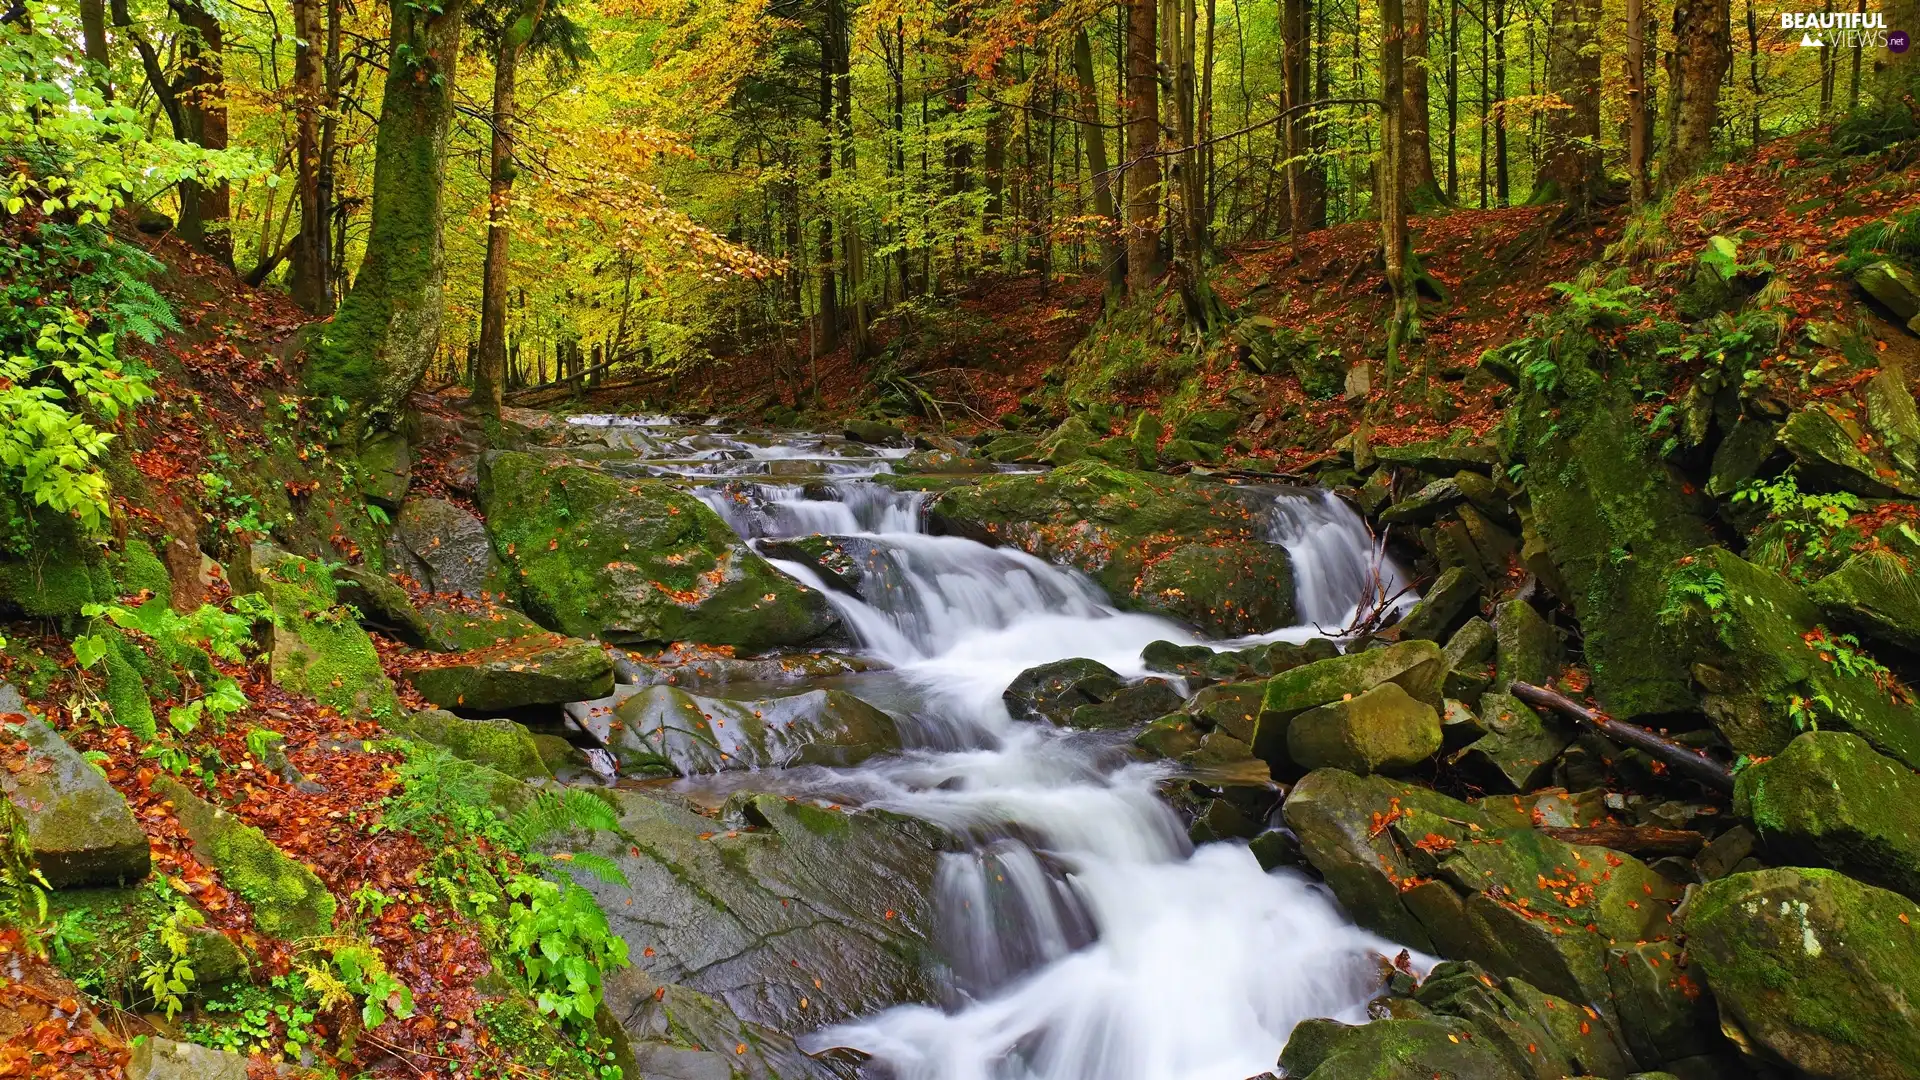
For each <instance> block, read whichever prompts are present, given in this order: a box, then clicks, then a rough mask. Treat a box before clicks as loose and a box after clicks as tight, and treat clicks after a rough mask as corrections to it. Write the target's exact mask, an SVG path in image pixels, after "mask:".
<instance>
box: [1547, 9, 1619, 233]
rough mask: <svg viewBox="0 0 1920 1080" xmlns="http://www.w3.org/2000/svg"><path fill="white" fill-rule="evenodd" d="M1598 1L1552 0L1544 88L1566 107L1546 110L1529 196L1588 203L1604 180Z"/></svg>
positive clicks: (1585, 204)
mask: <svg viewBox="0 0 1920 1080" xmlns="http://www.w3.org/2000/svg"><path fill="white" fill-rule="evenodd" d="M1599 23H1600V0H1554V4H1553V32H1552V33H1551V34H1550V35H1549V36H1548V38H1547V89H1548V90H1549V91H1550V92H1551V93H1552V94H1554V95H1555V96H1556V97H1558V98H1559V99H1560V101H1561V103H1563V104H1564V105H1566V106H1567V107H1566V108H1561V109H1552V110H1550V111H1548V113H1547V117H1546V120H1547V125H1546V148H1545V149H1546V159H1545V160H1544V161H1543V162H1542V163H1541V167H1540V174H1539V176H1538V177H1537V178H1536V179H1535V181H1534V194H1533V201H1535V202H1543V201H1547V200H1550V199H1565V200H1566V201H1567V202H1568V203H1569V204H1570V205H1574V206H1578V207H1586V206H1589V205H1591V204H1592V203H1593V201H1594V199H1595V198H1596V197H1597V196H1598V195H1599V194H1600V192H1601V190H1602V189H1603V188H1604V187H1605V185H1606V175H1605V173H1603V172H1602V171H1601V162H1600V50H1599V49H1598V48H1597V47H1596V46H1595V43H1594V36H1595V32H1596V31H1597V30H1598V28H1599Z"/></svg>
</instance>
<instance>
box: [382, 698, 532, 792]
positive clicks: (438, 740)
mask: <svg viewBox="0 0 1920 1080" xmlns="http://www.w3.org/2000/svg"><path fill="white" fill-rule="evenodd" d="M393 727H394V728H395V730H398V731H400V732H402V733H403V734H406V735H409V736H411V737H413V738H415V739H419V740H421V741H422V742H430V743H433V744H434V745H435V746H441V747H445V748H446V749H447V750H449V751H451V752H452V753H453V755H454V756H455V757H458V758H463V759H465V760H467V761H473V762H478V763H479V764H481V765H485V766H487V767H488V768H490V769H494V770H497V771H499V772H502V773H505V774H507V775H508V776H511V777H513V778H514V779H516V780H534V779H539V778H541V777H550V776H552V775H553V771H552V770H551V769H550V768H548V766H547V763H546V759H545V758H544V757H542V755H541V753H540V744H539V743H538V742H536V741H534V736H533V733H532V732H531V731H529V730H527V727H526V725H524V724H519V723H515V722H514V721H512V720H505V719H498V718H495V719H485V720H469V719H467V718H466V717H463V716H455V715H454V714H453V713H450V712H448V711H446V710H445V709H422V710H420V711H419V712H417V713H414V714H413V715H412V716H409V717H407V718H406V719H405V720H403V721H399V722H397V723H395V724H394V725H393Z"/></svg>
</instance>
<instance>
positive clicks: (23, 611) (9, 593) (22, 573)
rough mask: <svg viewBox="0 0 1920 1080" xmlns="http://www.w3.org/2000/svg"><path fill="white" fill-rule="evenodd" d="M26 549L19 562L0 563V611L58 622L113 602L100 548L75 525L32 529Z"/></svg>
mask: <svg viewBox="0 0 1920 1080" xmlns="http://www.w3.org/2000/svg"><path fill="white" fill-rule="evenodd" d="M41 516H42V517H43V518H46V517H49V515H44V514H43V515H41ZM26 550H27V551H28V554H27V555H26V556H24V557H18V558H15V557H6V558H0V612H10V613H14V614H18V615H24V616H27V617H29V618H36V619H43V618H59V617H64V616H71V615H78V614H79V613H80V609H81V608H83V607H86V606H87V605H88V604H92V603H102V602H105V601H108V600H112V599H113V598H114V597H115V595H116V593H117V589H116V586H115V583H114V580H113V574H112V571H111V570H110V568H109V567H108V566H107V563H106V560H105V559H104V558H103V556H102V554H101V550H100V545H99V544H98V543H97V542H95V541H94V540H92V539H90V538H88V537H87V536H85V535H84V534H82V533H81V532H80V530H79V527H78V526H76V525H70V524H69V523H67V522H66V521H65V520H64V519H59V520H56V521H54V522H52V523H45V524H36V525H35V527H34V528H33V530H32V531H31V533H30V534H29V536H28V538H27V546H26Z"/></svg>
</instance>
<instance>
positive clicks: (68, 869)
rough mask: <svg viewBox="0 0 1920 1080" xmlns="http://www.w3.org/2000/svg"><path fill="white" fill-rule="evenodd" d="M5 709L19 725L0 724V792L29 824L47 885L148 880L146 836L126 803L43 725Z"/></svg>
mask: <svg viewBox="0 0 1920 1080" xmlns="http://www.w3.org/2000/svg"><path fill="white" fill-rule="evenodd" d="M8 689H9V691H10V689H11V688H8ZM18 700H19V698H18V695H15V696H14V698H13V701H14V702H18ZM5 704H7V703H0V708H4V706H5ZM5 711H6V712H7V714H8V715H9V717H10V719H11V720H17V721H20V722H19V723H5V722H0V743H4V744H5V746H4V747H0V793H4V794H5V795H6V798H7V799H8V801H10V802H12V803H13V805H14V808H15V809H16V810H18V811H19V812H20V814H21V816H22V817H24V818H25V819H26V827H27V846H28V847H29V848H30V849H31V850H32V851H33V864H34V867H35V868H36V869H38V870H39V871H40V873H41V874H42V875H44V876H45V877H46V879H47V884H49V885H51V886H53V887H54V888H56V889H66V888H72V887H74V886H80V885H116V884H124V883H127V882H133V881H138V880H140V879H141V878H143V877H146V876H147V866H148V853H147V834H146V833H145V832H143V831H142V830H141V828H140V824H139V822H137V821H135V820H134V817H133V811H132V810H130V809H128V807H127V800H126V799H125V798H124V797H122V796H121V794H120V793H119V792H118V791H115V790H114V789H113V785H112V784H109V783H107V778H106V777H104V776H102V775H100V773H99V772H98V771H97V770H95V769H94V767H93V766H92V765H90V764H88V763H87V759H85V758H83V757H81V756H80V752H79V751H77V750H75V749H74V748H73V747H71V746H69V745H67V741H66V740H65V739H62V738H61V737H60V735H59V733H58V732H56V731H54V730H53V729H52V728H51V727H48V726H47V724H46V722H45V721H43V720H40V719H37V718H35V719H28V718H27V717H26V716H25V715H24V714H22V713H20V712H18V711H17V708H15V709H6V710H5Z"/></svg>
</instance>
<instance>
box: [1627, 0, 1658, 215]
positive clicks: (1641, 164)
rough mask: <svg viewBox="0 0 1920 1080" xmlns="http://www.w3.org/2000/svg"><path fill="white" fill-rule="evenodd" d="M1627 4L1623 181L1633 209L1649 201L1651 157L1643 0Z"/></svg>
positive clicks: (1650, 193)
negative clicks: (1626, 182) (1629, 192)
mask: <svg viewBox="0 0 1920 1080" xmlns="http://www.w3.org/2000/svg"><path fill="white" fill-rule="evenodd" d="M1626 2H1627V177H1628V183H1629V185H1630V187H1631V193H1632V198H1633V205H1635V206H1643V205H1645V204H1646V203H1647V201H1648V200H1649V199H1651V198H1652V186H1651V185H1652V180H1651V176H1652V174H1651V172H1650V171H1649V162H1648V159H1649V158H1650V157H1651V156H1652V147H1653V118H1652V117H1651V116H1650V115H1648V112H1647V105H1648V104H1649V103H1648V101H1647V16H1646V11H1645V10H1644V6H1645V5H1644V0H1626Z"/></svg>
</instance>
